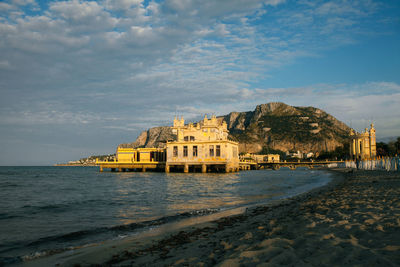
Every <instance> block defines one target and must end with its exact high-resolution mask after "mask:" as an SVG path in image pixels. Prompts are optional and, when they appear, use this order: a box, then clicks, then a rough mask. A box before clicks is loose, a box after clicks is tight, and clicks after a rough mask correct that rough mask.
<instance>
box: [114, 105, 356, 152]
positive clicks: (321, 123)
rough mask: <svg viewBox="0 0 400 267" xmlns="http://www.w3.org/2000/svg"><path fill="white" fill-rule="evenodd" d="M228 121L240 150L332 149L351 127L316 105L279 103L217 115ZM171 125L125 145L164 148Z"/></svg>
mask: <svg viewBox="0 0 400 267" xmlns="http://www.w3.org/2000/svg"><path fill="white" fill-rule="evenodd" d="M218 119H219V120H225V121H226V123H227V124H228V130H229V132H230V133H229V135H230V138H231V139H232V140H235V141H238V142H239V143H240V145H239V150H240V152H250V153H258V152H261V151H268V150H281V151H284V152H286V151H302V152H314V153H317V152H318V153H320V152H324V151H333V150H335V148H336V147H339V146H343V144H344V143H346V142H347V141H348V137H349V132H350V127H348V126H347V125H346V124H344V123H343V122H341V121H339V120H337V119H336V118H334V117H333V116H331V115H330V114H328V113H326V112H325V111H323V110H321V109H318V108H314V107H294V106H289V105H286V104H284V103H280V102H272V103H267V104H261V105H258V106H257V107H256V108H255V109H254V111H247V112H231V113H229V114H228V115H225V116H220V117H218ZM174 139H175V136H174V135H173V134H172V130H171V128H170V127H167V126H166V127H154V128H150V129H148V130H147V131H143V132H142V133H141V134H140V135H139V137H138V138H137V139H136V141H135V142H133V143H129V144H121V145H120V146H123V147H135V148H137V147H162V146H163V145H164V144H165V142H166V140H174Z"/></svg>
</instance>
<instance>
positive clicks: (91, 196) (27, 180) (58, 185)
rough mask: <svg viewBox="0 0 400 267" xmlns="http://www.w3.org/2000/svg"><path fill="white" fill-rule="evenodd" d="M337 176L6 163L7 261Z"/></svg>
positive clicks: (0, 191)
mask: <svg viewBox="0 0 400 267" xmlns="http://www.w3.org/2000/svg"><path fill="white" fill-rule="evenodd" d="M331 175H332V174H331V173H329V172H325V171H318V170H307V169H298V170H296V171H291V170H288V169H281V170H279V171H269V170H260V171H247V172H239V173H229V174H201V173H190V174H183V173H169V174H166V173H152V172H147V173H138V172H136V173H111V172H104V173H100V172H99V170H98V168H96V167H0V265H1V263H12V262H15V261H18V260H20V258H21V257H22V256H27V255H28V256H29V255H38V254H40V253H48V252H50V253H54V252H59V251H60V252H61V251H63V250H66V249H70V248H73V247H76V246H81V245H85V244H90V243H95V242H99V241H104V240H109V239H117V238H122V237H126V236H129V235H132V234H134V233H137V232H138V231H142V230H144V229H146V228H148V227H154V226H157V225H162V224H165V223H168V222H173V221H177V220H180V219H182V218H187V217H191V216H201V215H205V214H210V213H213V212H217V211H220V210H225V209H230V208H235V207H241V206H246V205H251V204H257V203H268V201H272V200H277V199H282V198H287V197H290V196H293V195H296V194H299V193H303V192H306V191H309V190H310V189H312V188H315V187H319V186H322V185H325V184H326V183H328V182H329V181H330V179H331Z"/></svg>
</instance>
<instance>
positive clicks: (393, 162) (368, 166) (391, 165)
mask: <svg viewBox="0 0 400 267" xmlns="http://www.w3.org/2000/svg"><path fill="white" fill-rule="evenodd" d="M357 163H358V168H357ZM345 167H346V168H354V169H360V170H386V171H400V158H399V157H391V158H389V157H386V158H381V159H373V160H361V161H358V162H356V161H346V162H345Z"/></svg>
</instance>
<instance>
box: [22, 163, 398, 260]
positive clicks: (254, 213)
mask: <svg viewBox="0 0 400 267" xmlns="http://www.w3.org/2000/svg"><path fill="white" fill-rule="evenodd" d="M336 174H337V175H334V178H333V179H332V181H331V182H330V183H329V184H327V185H325V186H322V187H320V188H317V189H313V190H311V191H309V192H307V193H303V194H300V195H298V196H295V197H292V198H289V199H285V200H280V201H277V202H275V203H273V204H270V205H264V206H258V207H254V208H248V209H247V210H245V211H244V210H242V211H240V210H239V211H238V214H236V215H232V214H228V215H227V216H223V217H221V218H218V219H216V220H213V221H206V222H203V223H201V222H200V223H199V221H195V222H193V224H192V225H190V224H187V225H186V226H182V225H181V226H179V225H178V226H176V227H175V228H174V227H172V228H170V229H168V226H166V227H167V229H162V230H161V231H160V229H158V230H159V231H158V232H157V231H153V232H152V233H148V234H147V236H146V235H144V236H143V235H142V236H140V240H139V239H138V237H131V238H127V239H124V240H116V241H109V242H104V244H100V245H97V246H93V247H86V248H81V249H78V250H75V251H69V252H66V253H62V254H58V255H53V256H48V257H44V258H39V259H36V260H32V261H27V262H24V263H22V265H23V266H43V265H53V266H54V265H57V264H60V265H61V266H73V265H75V264H80V265H82V266H85V265H91V264H100V265H105V266H109V265H152V266H153V265H156V266H157V265H162V266H163V265H199V266H201V265H204V266H210V265H221V266H238V265H240V264H244V265H258V264H261V263H268V264H272V265H296V266H297V265H332V264H340V265H357V264H360V265H365V264H367V263H368V264H369V265H382V264H384V265H386V266H396V264H398V262H400V256H399V254H400V241H398V240H400V219H398V218H400V206H399V190H400V177H399V176H400V175H399V174H398V173H386V172H382V171H361V172H360V171H354V172H352V173H348V170H343V169H342V170H337V171H336ZM392 191H393V192H392ZM363 194H367V195H363ZM388 198H392V199H390V202H389V201H388V200H389V199H388ZM374 199H375V200H374ZM377 199H380V200H382V202H381V203H379V202H377V201H376V200H377ZM383 200H385V201H383ZM396 216H397V217H396Z"/></svg>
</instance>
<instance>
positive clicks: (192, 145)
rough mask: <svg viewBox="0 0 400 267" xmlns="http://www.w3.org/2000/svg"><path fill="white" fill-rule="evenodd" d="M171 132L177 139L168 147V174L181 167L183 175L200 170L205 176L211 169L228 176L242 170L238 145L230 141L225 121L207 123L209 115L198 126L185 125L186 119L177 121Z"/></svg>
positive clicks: (214, 119) (213, 117)
mask: <svg viewBox="0 0 400 267" xmlns="http://www.w3.org/2000/svg"><path fill="white" fill-rule="evenodd" d="M171 128H172V132H173V133H174V134H176V136H177V139H176V141H168V142H167V144H166V147H167V152H166V153H167V162H166V166H165V171H166V172H169V171H170V168H180V167H182V166H183V168H184V172H188V171H189V169H193V170H194V169H197V168H198V169H201V171H202V172H206V171H207V169H208V168H211V169H213V170H217V171H218V170H223V171H225V172H231V171H238V170H239V155H238V153H239V147H238V143H237V142H234V141H231V140H228V127H227V124H226V122H225V121H222V122H220V121H219V120H218V119H217V118H216V117H215V116H212V117H211V119H208V118H207V115H206V116H204V119H203V120H202V121H200V122H199V123H196V124H193V123H189V124H187V125H185V120H184V119H183V118H181V119H177V118H175V119H174V124H173V126H172V127H171Z"/></svg>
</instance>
